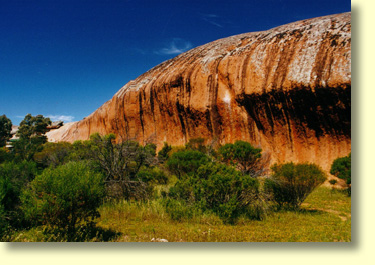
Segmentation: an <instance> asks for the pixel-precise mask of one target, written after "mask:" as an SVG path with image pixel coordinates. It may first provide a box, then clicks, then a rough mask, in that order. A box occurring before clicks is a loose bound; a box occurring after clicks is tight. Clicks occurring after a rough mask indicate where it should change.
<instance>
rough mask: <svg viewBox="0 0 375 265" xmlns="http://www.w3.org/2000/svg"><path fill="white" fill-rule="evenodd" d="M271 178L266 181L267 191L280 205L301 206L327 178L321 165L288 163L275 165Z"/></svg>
mask: <svg viewBox="0 0 375 265" xmlns="http://www.w3.org/2000/svg"><path fill="white" fill-rule="evenodd" d="M271 170H272V171H273V173H272V175H271V177H270V178H267V179H266V180H265V182H264V189H265V192H266V193H268V194H270V195H271V197H272V199H273V200H274V202H276V203H277V204H278V206H279V207H283V206H285V207H289V208H294V209H296V208H299V206H300V205H301V203H302V202H303V201H304V200H305V199H306V197H307V196H308V195H309V194H310V193H311V192H312V191H313V190H314V189H315V188H316V187H318V186H319V185H320V184H322V183H323V182H324V181H325V180H326V176H325V174H324V172H323V171H322V170H321V168H320V167H318V166H317V165H314V164H307V163H305V164H294V163H286V164H279V165H273V166H272V167H271Z"/></svg>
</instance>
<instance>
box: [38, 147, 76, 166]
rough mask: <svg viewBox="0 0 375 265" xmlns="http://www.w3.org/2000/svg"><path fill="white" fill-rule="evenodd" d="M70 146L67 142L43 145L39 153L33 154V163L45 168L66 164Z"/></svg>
mask: <svg viewBox="0 0 375 265" xmlns="http://www.w3.org/2000/svg"><path fill="white" fill-rule="evenodd" d="M71 150H72V145H71V144H70V143H67V142H60V143H45V144H44V145H43V149H42V150H41V151H40V152H37V153H35V154H34V161H35V162H37V163H38V164H39V165H40V166H42V167H44V168H46V167H49V166H53V167H56V166H59V165H62V164H64V163H66V162H67V160H68V156H69V154H70V152H71Z"/></svg>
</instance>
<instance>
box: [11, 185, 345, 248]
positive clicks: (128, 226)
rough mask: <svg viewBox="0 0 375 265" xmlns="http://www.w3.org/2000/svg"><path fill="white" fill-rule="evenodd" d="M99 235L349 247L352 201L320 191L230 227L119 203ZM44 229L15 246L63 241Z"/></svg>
mask: <svg viewBox="0 0 375 265" xmlns="http://www.w3.org/2000/svg"><path fill="white" fill-rule="evenodd" d="M100 214H101V217H100V218H99V219H98V223H97V225H96V228H95V229H96V231H94V232H92V233H91V234H92V235H93V236H91V237H87V238H85V241H114V242H151V241H158V240H159V239H166V240H168V241H169V242H349V241H351V199H350V197H348V196H347V195H346V193H345V192H341V191H338V190H331V189H329V188H326V187H319V188H317V189H316V190H315V191H314V192H313V193H311V194H310V196H309V197H308V198H307V199H306V201H305V202H304V203H303V204H302V206H301V209H300V211H285V210H281V211H277V212H271V213H270V214H269V215H268V216H267V217H266V218H265V219H264V220H262V221H254V220H248V219H245V218H240V219H239V221H238V223H237V224H236V225H226V224H223V223H222V221H221V220H220V219H219V218H218V217H217V216H215V215H213V214H203V215H198V216H194V217H193V218H191V219H189V220H182V221H180V222H177V221H173V220H171V219H170V217H169V216H168V214H167V213H166V212H165V210H164V208H163V206H162V204H161V202H160V200H153V201H149V202H144V203H135V202H127V201H119V202H117V203H113V202H112V203H105V204H103V205H102V206H101V208H100ZM42 230H43V228H41V227H39V228H33V229H31V230H29V231H21V232H18V233H15V235H14V236H13V239H12V241H23V242H25V241H50V240H51V239H52V241H59V240H57V239H56V238H53V237H51V236H50V237H48V236H46V235H44V236H43V232H42Z"/></svg>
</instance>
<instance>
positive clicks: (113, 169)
mask: <svg viewBox="0 0 375 265" xmlns="http://www.w3.org/2000/svg"><path fill="white" fill-rule="evenodd" d="M115 140H116V136H115V135H114V134H109V135H106V136H101V135H99V134H93V135H91V137H90V142H89V143H88V144H89V157H90V158H91V160H92V161H93V162H94V163H95V164H96V165H97V166H98V168H99V169H100V170H102V172H104V173H105V175H106V182H107V184H108V185H107V186H112V187H113V188H112V190H113V189H114V188H116V189H117V188H119V186H120V189H121V193H122V194H123V196H125V198H131V197H135V198H144V197H145V196H146V194H147V192H146V190H147V185H146V183H144V182H143V181H142V179H140V178H139V177H138V172H139V170H140V169H141V167H142V166H151V165H154V164H156V157H155V155H156V146H155V145H154V144H147V145H146V146H142V145H140V144H139V143H137V142H135V141H125V142H122V143H116V141H115ZM116 182H117V184H116ZM116 193H117V194H118V192H116Z"/></svg>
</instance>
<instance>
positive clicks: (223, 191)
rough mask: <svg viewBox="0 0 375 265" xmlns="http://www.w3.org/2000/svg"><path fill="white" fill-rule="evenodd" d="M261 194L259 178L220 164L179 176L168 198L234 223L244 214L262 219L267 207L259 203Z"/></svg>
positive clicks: (204, 166) (211, 164) (203, 166)
mask: <svg viewBox="0 0 375 265" xmlns="http://www.w3.org/2000/svg"><path fill="white" fill-rule="evenodd" d="M260 196H261V195H260V193H259V181H258V180H257V179H254V178H251V177H250V176H247V175H242V174H241V172H239V171H237V170H235V169H234V168H232V167H230V166H226V165H223V164H217V163H208V164H205V165H202V166H201V167H200V168H199V169H198V170H197V172H196V173H195V174H193V175H189V176H188V177H186V178H184V179H180V180H179V181H178V182H177V183H176V184H175V185H174V186H173V187H171V188H170V191H169V193H168V197H169V198H172V199H174V200H178V201H182V202H183V203H182V204H181V205H191V206H194V207H196V208H199V209H200V210H201V211H202V212H213V213H215V214H216V215H217V216H219V217H220V218H221V219H222V220H223V222H225V223H231V224H233V223H235V222H236V220H237V219H238V217H240V216H241V215H245V216H247V217H249V218H252V219H261V218H263V214H264V211H263V210H264V209H263V208H262V207H260V206H261V204H259V203H258V200H259V199H260ZM180 208H181V207H180ZM175 214H176V213H175Z"/></svg>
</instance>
